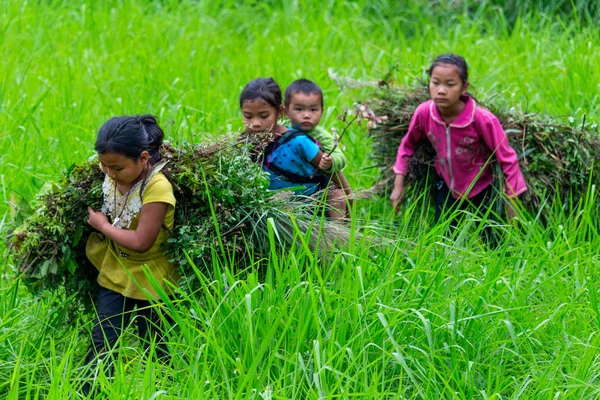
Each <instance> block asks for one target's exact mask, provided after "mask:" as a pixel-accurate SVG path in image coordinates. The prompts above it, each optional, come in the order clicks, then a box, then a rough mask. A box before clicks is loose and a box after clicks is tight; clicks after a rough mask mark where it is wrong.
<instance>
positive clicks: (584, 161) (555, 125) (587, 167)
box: [369, 85, 600, 212]
mask: <svg viewBox="0 0 600 400" xmlns="http://www.w3.org/2000/svg"><path fill="white" fill-rule="evenodd" d="M428 99H429V95H428V93H427V87H426V86H423V85H418V86H415V87H413V88H410V87H403V86H393V85H388V86H384V87H383V88H382V90H381V92H379V94H378V95H377V96H376V97H375V98H373V99H371V100H370V101H369V104H370V106H371V109H372V110H373V111H374V112H375V113H376V114H377V115H386V116H387V117H388V119H387V121H384V122H382V123H379V124H378V125H377V126H376V127H374V128H371V129H370V131H369V136H370V138H371V142H372V158H373V159H374V160H375V161H376V163H377V167H378V168H379V171H380V173H381V178H382V179H383V180H385V181H386V182H387V184H386V185H385V187H386V189H387V190H388V191H391V188H392V187H393V178H394V173H393V171H392V166H393V165H394V163H395V161H396V153H397V150H398V146H399V145H400V141H401V140H402V138H403V137H404V135H406V133H407V130H408V126H409V123H410V119H411V117H412V115H413V113H414V111H415V110H416V108H417V106H418V105H419V104H421V103H422V102H424V101H427V100H428ZM480 106H483V107H486V108H488V109H489V110H490V111H492V112H493V113H494V114H495V115H496V116H497V117H498V119H499V120H500V123H501V124H502V126H503V127H504V130H505V132H506V134H507V136H508V138H509V142H510V145H511V146H512V147H513V148H514V149H515V151H516V152H517V155H518V157H519V166H520V168H521V171H522V172H523V175H524V177H525V181H526V182H527V186H528V188H529V190H528V191H527V192H525V193H524V194H523V195H522V196H521V201H522V203H523V206H524V207H525V208H526V209H527V210H529V211H532V212H537V210H538V209H539V207H540V204H541V202H542V201H544V200H550V201H551V200H554V199H557V198H560V199H561V200H562V202H563V204H571V202H573V203H576V202H577V201H579V200H580V199H582V198H583V197H584V195H585V193H586V191H587V189H588V185H589V183H590V173H591V172H592V171H593V170H595V171H596V172H595V173H594V174H593V176H592V184H598V183H600V173H599V172H597V168H598V166H600V135H599V134H598V131H597V125H596V124H594V125H592V126H591V127H590V128H591V129H592V130H585V127H582V128H581V129H577V128H575V127H574V126H572V125H570V124H568V123H564V122H560V121H558V120H557V119H555V118H552V117H548V116H544V115H541V114H523V113H519V112H516V111H513V110H510V111H508V110H501V109H498V108H497V107H494V106H493V105H489V104H488V105H482V104H480ZM434 160H435V151H434V150H433V147H432V146H431V145H430V143H429V141H427V140H424V141H422V142H420V143H419V144H418V146H417V148H416V149H415V155H414V156H413V157H412V159H411V163H410V167H409V171H408V174H407V183H408V184H409V185H411V186H412V190H415V191H417V192H419V193H420V192H422V191H424V190H427V191H429V190H430V188H429V187H425V186H426V182H427V176H428V173H429V172H430V171H431V168H432V167H433V163H434ZM496 166H497V164H496ZM495 175H496V177H497V178H500V179H504V177H503V175H502V172H501V170H500V169H499V168H496V169H495ZM502 187H503V186H502Z"/></svg>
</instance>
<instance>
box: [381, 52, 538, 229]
mask: <svg viewBox="0 0 600 400" xmlns="http://www.w3.org/2000/svg"><path fill="white" fill-rule="evenodd" d="M428 74H429V77H430V80H429V95H430V96H431V100H429V101H427V102H425V103H422V104H421V105H419V107H417V109H416V111H415V113H414V115H413V117H412V119H411V121H410V125H409V128H408V132H407V134H406V136H404V138H403V139H402V142H401V143H400V147H399V148H398V156H397V158H396V164H395V165H394V167H393V170H394V173H395V174H396V180H395V182H394V190H393V192H392V194H391V196H390V200H391V202H392V206H393V207H394V208H395V209H396V211H398V206H399V204H400V201H401V200H402V197H403V196H404V177H405V176H406V173H407V171H408V163H409V159H410V157H412V155H413V154H414V145H415V144H416V143H417V142H418V141H419V140H421V139H424V138H427V139H428V140H429V141H430V142H431V144H432V146H433V148H434V149H435V151H436V153H437V157H436V161H435V170H436V172H437V174H438V175H439V178H438V179H436V182H435V202H436V213H435V214H436V215H435V221H436V223H437V222H438V220H439V218H440V216H441V215H442V213H445V212H447V211H449V210H450V209H453V208H455V207H461V208H464V207H465V206H466V205H467V204H469V203H471V204H473V205H475V206H476V207H479V206H480V205H481V204H482V203H483V202H484V201H486V200H487V199H488V198H489V197H490V196H491V191H492V180H493V175H492V168H491V165H490V161H491V160H492V158H491V157H492V156H494V157H495V158H496V160H497V161H498V164H499V165H500V167H501V168H502V171H503V172H504V175H505V177H506V194H507V195H508V196H510V197H515V196H518V195H520V194H521V193H523V192H525V191H526V190H527V186H526V185H525V180H524V179H523V175H522V174H521V170H520V169H519V163H518V158H517V154H516V153H515V151H514V150H513V148H512V147H510V145H509V143H508V138H507V137H506V134H505V133H504V130H503V129H502V126H501V125H500V122H499V121H498V118H497V117H496V116H495V115H494V114H492V113H491V112H489V111H488V110H486V109H483V108H481V107H478V106H477V104H476V103H475V100H474V99H473V98H472V97H471V96H470V95H469V94H468V93H467V89H468V87H469V82H468V68H467V63H466V62H465V60H464V58H462V57H461V56H457V55H454V54H444V55H441V56H439V57H437V58H436V59H435V60H434V62H433V64H432V65H431V67H430V68H429V71H428ZM461 199H468V200H469V201H468V202H467V201H463V202H459V200H461ZM511 210H512V209H511V208H510V207H508V212H509V214H512V212H511Z"/></svg>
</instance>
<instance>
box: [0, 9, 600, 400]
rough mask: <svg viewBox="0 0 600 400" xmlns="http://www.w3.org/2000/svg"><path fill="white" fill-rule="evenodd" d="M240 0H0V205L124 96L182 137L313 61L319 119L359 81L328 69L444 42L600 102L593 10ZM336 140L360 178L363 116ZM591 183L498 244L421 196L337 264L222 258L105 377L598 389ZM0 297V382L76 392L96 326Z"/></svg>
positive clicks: (542, 85)
mask: <svg viewBox="0 0 600 400" xmlns="http://www.w3.org/2000/svg"><path fill="white" fill-rule="evenodd" d="M46 3H50V4H49V5H48V4H46ZM230 3H231V4H229V3H227V2H222V3H219V4H217V3H216V2H199V3H198V4H192V3H191V2H189V3H188V2H185V1H184V2H182V3H181V4H180V3H178V2H168V1H163V2H161V3H158V2H155V3H151V4H147V3H146V2H142V1H137V2H124V3H123V4H121V3H118V2H114V3H112V4H108V3H104V2H102V3H100V2H94V4H87V5H72V4H71V2H41V4H39V3H29V4H24V3H23V2H10V1H8V2H5V1H3V2H2V11H1V12H0V49H1V50H2V52H1V54H3V57H2V58H1V59H0V178H1V179H2V181H1V184H2V193H1V194H0V195H1V196H3V197H2V200H3V202H2V203H0V218H1V217H2V216H6V214H7V213H8V212H9V206H8V203H7V200H8V199H10V194H11V193H16V194H17V196H22V197H24V198H25V199H29V198H31V197H32V196H33V194H34V193H35V192H37V190H38V189H39V188H40V186H41V185H42V184H43V182H45V181H46V180H48V179H52V178H53V177H56V176H58V174H59V173H60V171H61V170H62V169H64V168H65V167H66V166H68V165H69V164H70V163H71V162H76V161H81V160H84V159H86V158H87V157H88V156H89V155H91V154H92V147H93V140H94V136H95V134H94V132H95V130H96V129H97V128H98V127H99V125H100V124H101V123H102V122H103V121H104V120H105V119H107V118H108V117H109V116H112V115H114V114H130V113H143V112H150V113H153V114H156V115H158V116H159V117H160V120H161V121H162V122H163V125H164V126H165V127H166V128H167V132H168V134H169V136H170V138H171V140H172V141H175V142H176V141H177V140H179V138H188V139H191V140H196V141H199V140H202V137H204V135H205V133H206V132H210V133H219V132H223V131H226V130H229V129H230V128H229V126H231V129H238V128H239V125H240V124H239V115H238V105H237V96H238V95H239V92H240V90H241V88H242V86H243V85H244V84H245V82H247V81H248V80H250V79H252V78H254V77H256V76H267V75H272V76H274V77H275V78H276V80H278V81H279V82H280V84H282V85H285V84H286V83H288V82H290V81H291V80H293V79H295V78H298V77H300V76H304V77H308V78H311V79H314V80H316V81H318V82H319V83H320V84H321V85H322V86H323V88H324V90H325V93H326V99H325V100H326V105H327V107H328V112H327V116H326V120H325V121H324V123H325V125H326V126H334V125H335V124H336V122H335V116H336V115H337V112H338V110H340V109H342V108H343V107H345V106H348V105H350V104H351V103H352V101H353V100H355V99H356V98H360V97H364V96H368V92H364V91H358V90H354V91H345V92H341V91H340V90H339V88H338V87H337V86H336V85H335V83H333V82H332V81H330V80H329V79H328V78H327V72H326V71H327V68H328V67H333V68H334V69H335V70H336V71H338V72H340V73H342V74H344V75H349V76H352V77H354V78H365V79H378V78H380V77H381V76H382V75H383V74H385V73H386V72H387V71H388V70H389V69H390V68H391V67H392V66H395V67H396V70H395V72H394V77H395V78H396V79H397V80H399V81H401V82H403V81H407V82H410V81H411V80H412V79H413V77H414V76H417V77H420V76H422V71H423V68H424V67H425V66H427V63H428V62H429V61H430V60H431V59H432V58H433V57H434V56H435V55H437V54H438V53H441V52H444V51H449V50H450V51H455V52H457V53H460V54H463V55H465V56H466V58H467V60H468V61H469V64H470V67H471V77H472V83H473V85H474V87H473V89H474V90H473V91H474V92H475V94H476V95H477V96H479V97H481V98H484V99H485V98H489V97H490V96H492V95H497V97H496V101H498V102H500V103H501V104H506V105H514V106H516V107H521V108H524V107H528V109H529V110H531V111H541V112H549V113H553V114H560V115H575V116H576V117H577V118H580V117H581V115H582V113H588V114H589V116H592V117H594V118H597V117H595V116H596V115H597V114H598V108H599V102H598V98H597V92H598V88H599V86H600V71H599V68H600V67H599V65H600V63H599V61H600V60H598V58H599V57H600V56H599V55H598V53H597V52H595V51H593V49H595V48H597V47H598V44H599V42H600V40H599V38H598V32H597V31H595V30H586V29H582V30H578V29H576V28H575V26H574V25H570V24H568V23H565V24H561V23H559V22H555V23H549V22H545V20H542V19H541V18H536V17H531V18H528V19H526V20H525V21H517V22H516V24H515V26H514V27H513V29H512V30H508V29H507V27H506V26H505V24H504V23H503V22H502V19H501V18H481V19H477V20H474V21H472V20H466V19H464V18H463V17H461V16H447V18H433V17H431V16H429V15H426V14H425V13H426V11H418V9H419V8H418V7H412V8H411V7H407V8H402V9H398V10H395V9H394V8H393V7H386V6H385V2H383V1H381V2H368V3H367V2H361V1H359V2H353V3H345V2H334V1H330V2H316V1H315V2H302V3H303V5H302V8H300V6H298V5H297V3H294V2H290V3H286V4H285V5H272V3H270V2H261V3H260V5H256V6H249V5H239V4H238V2H230ZM391 4H395V3H393V2H392V3H391ZM322 7H324V8H325V9H328V10H329V11H328V12H322V11H320V10H322ZM381 15H385V19H383V18H382V17H381ZM170 121H173V122H174V123H173V124H171V123H170ZM346 146H347V149H346V152H347V154H348V156H349V158H350V160H351V164H352V166H351V168H350V170H349V175H350V176H351V178H352V180H353V182H354V183H355V184H356V185H362V186H367V185H368V184H370V183H371V182H372V177H371V176H369V172H368V171H365V172H361V168H362V167H363V166H368V165H370V164H369V160H368V155H367V154H366V146H365V145H364V132H362V131H361V130H360V129H354V130H353V131H352V132H351V135H350V136H348V137H347V141H346ZM594 201H595V197H592V200H590V202H589V203H590V205H588V207H587V208H586V209H584V210H583V211H582V213H581V214H579V216H577V217H576V216H564V215H561V214H560V213H559V212H557V213H556V216H555V219H554V221H553V225H552V226H550V227H549V228H547V229H542V228H540V227H539V226H536V225H534V224H532V225H531V226H527V225H525V227H524V229H522V230H513V231H511V232H510V234H509V240H508V241H507V243H510V246H504V245H503V246H501V247H500V249H498V250H497V251H495V252H483V251H482V249H481V248H480V247H479V244H478V243H473V241H472V240H470V239H471V238H470V237H469V236H465V237H459V239H458V240H457V241H456V242H455V243H452V244H451V243H449V242H446V241H444V240H442V239H440V237H439V236H438V235H437V234H438V233H439V232H438V231H437V230H431V229H430V228H429V226H428V225H427V223H426V222H424V221H422V220H421V219H420V218H418V216H420V211H419V207H420V205H419V204H415V208H414V209H408V210H406V212H405V213H404V214H403V216H402V217H401V218H400V219H398V220H397V221H396V223H395V228H394V229H395V230H396V235H395V236H394V238H395V239H394V240H393V243H391V244H388V245H385V246H372V245H371V244H369V243H366V242H358V243H356V244H355V245H353V246H352V248H350V249H346V250H347V251H346V252H345V253H343V254H339V255H337V256H336V257H335V259H334V260H333V262H331V263H328V264H322V263H321V262H319V261H318V260H316V259H314V258H313V257H312V256H311V255H310V254H307V253H306V252H305V251H303V250H302V249H297V250H296V251H294V252H291V253H290V254H289V255H287V256H286V257H285V258H284V259H272V260H271V261H270V263H269V270H268V273H267V274H266V275H267V277H266V278H264V279H263V278H260V279H259V278H258V277H257V274H256V272H255V271H251V272H250V273H249V274H242V275H240V276H235V275H233V274H232V272H231V271H230V270H229V269H228V268H227V267H224V266H223V265H219V264H218V261H215V265H214V268H213V270H212V271H211V273H210V274H209V276H208V277H205V278H204V281H205V283H206V288H205V289H204V290H203V291H202V293H201V294H200V296H201V297H202V299H203V300H202V303H198V302H190V303H185V304H183V303H182V304H179V305H173V306H171V308H172V315H174V316H175V319H176V321H177V322H178V323H179V327H178V328H177V330H176V331H175V332H174V333H173V335H172V337H171V341H172V351H173V354H174V363H173V368H172V369H165V368H163V367H160V366H159V365H158V364H149V365H148V366H147V367H145V368H144V367H143V366H141V365H139V364H138V363H137V355H138V352H139V351H140V350H139V348H138V347H137V346H132V347H131V348H130V349H128V350H127V351H126V354H125V355H124V362H123V363H120V364H119V368H123V369H125V370H127V373H126V374H121V375H120V377H119V378H117V379H116V381H115V382H114V384H113V385H109V386H108V387H107V390H108V391H109V393H110V394H111V397H116V396H117V395H118V396H129V397H131V398H141V397H145V398H150V397H151V396H152V395H153V394H155V393H157V397H158V396H159V395H161V392H160V391H161V390H162V391H164V393H162V395H164V397H161V398H169V396H171V397H172V398H175V397H181V398H199V397H200V396H201V395H202V394H205V395H206V396H209V397H213V398H216V397H219V398H224V397H231V398H234V397H240V398H245V397H252V396H254V397H255V398H259V395H261V396H262V397H263V398H265V397H268V396H270V395H272V396H274V397H277V396H280V397H282V398H289V397H296V398H305V397H310V398H318V397H331V396H334V395H337V396H341V397H345V396H347V397H351V396H352V395H355V396H359V397H371V396H376V395H378V396H388V397H390V398H397V397H398V396H399V394H402V395H403V396H406V397H426V398H439V397H440V396H442V397H444V398H452V397H458V398H464V397H481V398H488V397H490V396H493V394H494V393H498V394H501V395H502V397H503V398H506V397H511V396H512V397H515V398H516V397H520V396H528V397H532V396H535V397H547V398H550V397H553V396H554V395H555V394H556V393H560V394H561V395H562V396H563V397H571V398H580V397H590V398H593V397H596V393H597V390H598V382H597V375H598V367H599V364H598V361H597V360H596V357H597V356H596V354H597V352H598V339H597V336H596V335H595V332H597V329H598V325H599V324H600V320H599V318H598V311H597V310H598V307H597V302H596V293H597V287H598V284H599V279H598V276H597V272H596V271H597V269H598V268H597V267H598V265H599V260H598V256H597V255H596V254H595V253H596V250H595V249H597V248H598V246H599V245H600V243H599V239H598V236H597V231H596V230H597V222H595V218H594V216H595V215H594V214H593V209H594V208H593V207H592V206H591V204H593V202H594ZM380 208H381V204H379V203H375V204H373V205H372V204H366V205H365V206H364V207H363V210H362V212H361V214H362V215H363V216H365V217H366V218H370V217H372V218H385V219H388V220H389V219H391V216H390V215H389V212H388V211H383V212H382V211H380V210H379V209H380ZM0 221H1V220H0ZM559 225H562V226H563V228H562V229H563V230H561V228H560V226H559ZM461 232H464V233H465V235H466V233H467V230H466V229H465V230H464V231H461ZM215 260H217V259H215ZM0 270H4V273H5V274H8V271H6V268H1V269H0ZM261 275H262V274H261ZM288 287H289V289H286V288H288ZM0 311H1V312H0V316H1V317H0V360H1V361H2V362H1V363H0V397H7V398H14V399H17V398H25V397H26V393H27V394H28V395H29V396H31V398H36V397H43V396H46V395H48V397H49V398H61V397H66V395H67V394H68V393H70V392H71V391H72V387H71V384H72V383H71V381H72V380H74V378H76V377H78V376H79V370H78V368H79V367H78V365H79V362H80V356H81V354H82V352H83V350H84V349H85V347H86V346H87V342H86V338H85V336H83V337H80V336H78V332H79V325H77V324H75V323H74V322H73V324H72V327H71V328H70V329H64V328H63V327H62V325H61V323H62V321H63V318H64V316H62V315H61V313H60V308H59V307H55V306H53V305H51V304H50V303H49V302H48V301H34V300H32V299H30V298H28V297H27V296H24V295H23V293H21V292H19V291H17V290H16V287H15V286H14V284H12V282H11V281H3V283H2V284H0ZM81 324H84V325H83V326H84V327H87V328H89V322H88V321H81ZM85 324H87V325H85ZM165 373H168V374H170V375H171V378H170V379H171V380H169V379H166V378H165ZM131 381H134V382H135V384H134V385H132V386H130V383H131ZM155 398H156V397H155Z"/></svg>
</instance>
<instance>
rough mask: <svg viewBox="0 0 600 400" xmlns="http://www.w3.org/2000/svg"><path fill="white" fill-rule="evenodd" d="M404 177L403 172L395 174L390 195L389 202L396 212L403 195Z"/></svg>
mask: <svg viewBox="0 0 600 400" xmlns="http://www.w3.org/2000/svg"><path fill="white" fill-rule="evenodd" d="M404 177H405V175H403V174H396V179H395V180H394V190H393V191H392V194H391V195H390V202H391V203H392V207H393V208H394V211H395V212H396V213H397V212H398V210H399V209H400V203H401V202H402V198H403V197H404Z"/></svg>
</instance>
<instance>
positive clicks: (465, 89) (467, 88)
mask: <svg viewBox="0 0 600 400" xmlns="http://www.w3.org/2000/svg"><path fill="white" fill-rule="evenodd" d="M468 90H469V82H465V83H464V84H463V88H462V92H461V94H462V95H463V96H464V95H465V94H467V91H468Z"/></svg>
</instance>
